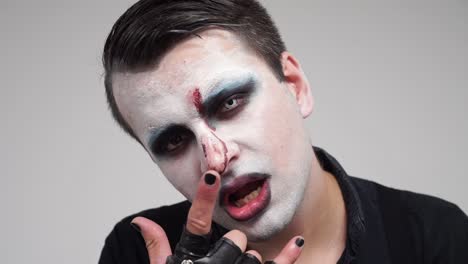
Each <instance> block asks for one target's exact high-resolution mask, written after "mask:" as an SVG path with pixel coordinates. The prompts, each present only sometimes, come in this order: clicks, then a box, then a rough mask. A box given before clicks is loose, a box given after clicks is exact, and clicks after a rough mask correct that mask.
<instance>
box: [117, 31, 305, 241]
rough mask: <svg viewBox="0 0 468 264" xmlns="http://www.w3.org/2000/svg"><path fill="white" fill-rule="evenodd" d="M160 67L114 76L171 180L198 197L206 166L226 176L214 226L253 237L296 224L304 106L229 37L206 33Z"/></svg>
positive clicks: (121, 98) (130, 116)
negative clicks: (217, 225)
mask: <svg viewBox="0 0 468 264" xmlns="http://www.w3.org/2000/svg"><path fill="white" fill-rule="evenodd" d="M200 36H201V38H199V37H194V38H190V39H188V40H186V41H184V42H182V43H180V44H178V45H177V46H176V47H174V49H172V50H171V51H170V52H169V53H168V54H167V55H166V56H165V57H164V58H163V59H162V60H161V62H160V64H159V66H158V68H156V69H153V70H151V71H148V72H143V73H137V74H125V75H124V74H122V75H118V74H116V76H115V77H114V83H113V84H114V89H115V92H114V94H115V96H116V101H117V104H118V106H119V109H120V111H121V112H122V114H123V116H124V117H125V118H126V120H128V123H129V124H130V126H131V127H132V129H133V131H134V132H135V134H136V135H137V136H138V138H139V139H140V141H141V142H142V143H143V145H144V147H145V149H146V150H147V151H148V153H149V154H150V156H151V158H152V159H153V160H154V162H155V163H156V164H157V165H158V166H159V168H160V169H161V171H162V172H163V174H164V175H165V176H166V178H167V179H168V180H169V181H170V182H171V183H172V184H173V185H174V186H175V188H176V189H177V190H178V191H180V192H181V193H182V194H183V195H184V196H185V197H187V199H189V200H191V199H193V197H194V195H195V191H196V186H197V183H198V181H199V179H200V177H201V176H202V175H203V172H205V171H206V170H208V169H215V170H217V171H218V172H220V173H221V181H222V189H221V192H220V196H219V202H218V203H217V205H216V207H215V212H214V220H215V221H216V222H217V223H219V224H221V225H223V226H225V227H226V228H228V229H240V230H241V231H243V232H244V233H245V234H246V235H247V236H248V238H249V240H251V241H258V240H263V239H268V238H269V237H271V236H272V235H274V234H276V233H278V232H279V231H280V230H282V229H283V228H284V227H285V226H286V225H287V224H288V223H290V221H291V219H292V217H293V216H294V213H295V212H296V209H297V208H298V207H299V205H300V204H301V201H302V198H303V195H304V190H305V189H306V188H307V184H308V179H309V177H310V172H311V168H310V166H311V160H312V157H313V156H312V155H313V154H312V147H311V145H310V141H309V136H308V133H307V131H306V129H305V127H304V123H303V116H302V115H301V112H300V111H298V103H297V101H296V99H295V97H294V96H292V95H291V93H290V91H289V90H288V88H287V87H286V84H284V83H281V82H279V81H278V80H277V78H276V77H275V76H274V75H273V73H272V71H271V70H270V68H269V67H268V66H267V65H266V64H265V62H264V61H263V60H262V59H260V58H258V56H256V54H254V53H252V52H249V50H248V49H246V48H244V45H243V44H242V42H241V41H239V40H238V39H237V38H236V37H235V36H234V35H233V34H232V33H229V32H226V31H222V30H216V29H213V30H208V31H204V32H201V34H200Z"/></svg>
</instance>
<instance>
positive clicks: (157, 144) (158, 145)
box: [149, 125, 194, 156]
mask: <svg viewBox="0 0 468 264" xmlns="http://www.w3.org/2000/svg"><path fill="white" fill-rule="evenodd" d="M193 137H194V135H193V133H192V131H190V130H189V129H188V128H186V127H185V126H181V125H173V126H170V127H167V128H164V129H162V130H161V131H160V132H158V133H156V134H155V135H153V136H152V137H151V139H150V143H149V146H150V148H151V151H152V153H153V154H154V155H157V156H176V155H177V154H179V153H181V152H183V150H184V149H185V148H186V147H187V146H188V144H189V143H190V141H191V140H192V139H193Z"/></svg>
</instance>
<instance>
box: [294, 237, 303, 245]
mask: <svg viewBox="0 0 468 264" xmlns="http://www.w3.org/2000/svg"><path fill="white" fill-rule="evenodd" d="M303 245H304V239H302V238H298V239H296V246H298V247H302V246H303Z"/></svg>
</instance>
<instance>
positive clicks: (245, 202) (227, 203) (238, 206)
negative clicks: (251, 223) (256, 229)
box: [222, 174, 270, 221]
mask: <svg viewBox="0 0 468 264" xmlns="http://www.w3.org/2000/svg"><path fill="white" fill-rule="evenodd" d="M267 176H268V175H263V174H249V175H246V176H242V177H239V178H238V179H236V180H235V181H234V182H233V183H231V184H229V185H228V186H226V187H225V188H224V189H223V191H222V192H223V199H222V203H223V204H222V206H223V208H224V209H225V210H226V212H227V213H228V214H229V215H230V216H231V217H232V218H234V219H236V220H238V221H246V220H249V219H251V218H253V217H255V216H257V215H258V214H259V213H260V212H261V211H262V210H263V209H265V207H266V206H267V205H268V204H269V202H270V188H269V184H268V180H267Z"/></svg>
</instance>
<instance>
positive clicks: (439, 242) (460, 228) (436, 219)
mask: <svg viewBox="0 0 468 264" xmlns="http://www.w3.org/2000/svg"><path fill="white" fill-rule="evenodd" d="M314 152H315V154H316V156H317V159H318V160H319V162H320V165H321V166H322V168H323V169H324V170H326V171H328V172H330V173H331V174H333V175H334V176H335V177H336V179H337V181H338V184H339V186H340V189H341V192H342V194H343V198H344V201H345V207H346V213H347V241H346V249H345V251H344V252H343V254H342V256H341V258H340V260H339V261H338V263H339V264H349V263H356V264H387V263H397V264H402V263H408V264H410V263H411V264H417V263H434V264H435V263H441V264H442V263H443V264H452V263H453V264H458V263H460V264H466V263H468V217H467V216H466V214H465V213H463V211H462V210H460V208H458V207H457V206H456V205H454V204H452V203H449V202H447V201H444V200H442V199H439V198H435V197H432V196H428V195H423V194H417V193H413V192H408V191H401V190H396V189H392V188H388V187H385V186H382V185H379V184H377V183H374V182H371V181H367V180H363V179H359V178H355V177H352V176H349V175H348V174H347V173H346V172H345V170H344V169H343V168H342V167H341V165H340V164H339V163H338V162H337V161H336V160H335V159H334V158H333V157H332V156H331V155H330V154H328V153H327V152H326V151H324V150H323V149H320V148H317V147H314ZM189 208H190V203H189V202H187V201H185V202H181V203H178V204H174V205H171V206H163V207H159V208H156V209H150V210H146V211H143V212H140V213H137V214H134V215H131V216H128V217H126V218H124V219H123V220H122V221H120V222H119V223H117V225H116V226H115V227H114V229H113V230H112V232H111V233H110V234H109V236H108V237H107V239H106V242H105V245H104V248H103V250H102V253H101V257H100V260H99V263H100V264H117V263H131V264H138V263H149V260H148V254H147V252H146V247H145V243H144V241H143V239H142V238H141V236H140V234H138V233H137V232H136V231H135V230H133V228H131V226H130V221H131V220H132V219H133V218H134V217H136V216H144V217H146V218H149V219H151V220H153V221H155V222H157V223H158V224H159V225H161V226H162V227H163V228H164V230H165V231H166V234H167V236H168V238H169V242H170V244H171V247H172V249H174V247H175V245H176V244H177V241H178V240H179V237H180V234H181V231H182V227H183V225H184V223H185V219H186V218H187V213H188V210H189ZM225 232H226V230H225V229H224V228H222V227H221V226H219V225H217V224H216V223H214V224H213V242H214V241H216V240H217V239H219V238H220V237H221V236H222V235H223V234H224V233H225Z"/></svg>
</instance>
